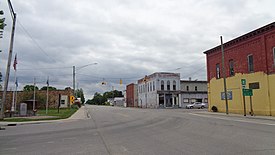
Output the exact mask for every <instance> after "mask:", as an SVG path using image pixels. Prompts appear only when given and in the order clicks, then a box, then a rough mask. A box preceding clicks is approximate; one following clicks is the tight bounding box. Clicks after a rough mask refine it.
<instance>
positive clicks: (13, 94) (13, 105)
mask: <svg viewBox="0 0 275 155" xmlns="http://www.w3.org/2000/svg"><path fill="white" fill-rule="evenodd" d="M14 85H15V89H14V90H13V93H12V106H11V111H12V112H13V111H15V91H16V70H15V71H14Z"/></svg>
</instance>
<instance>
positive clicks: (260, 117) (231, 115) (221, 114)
mask: <svg viewBox="0 0 275 155" xmlns="http://www.w3.org/2000/svg"><path fill="white" fill-rule="evenodd" d="M196 113H197V114H204V115H215V116H223V117H237V118H244V119H258V120H267V121H275V117H274V116H255V115H254V116H250V115H246V116H243V115H241V114H228V115H226V114H224V113H219V112H196Z"/></svg>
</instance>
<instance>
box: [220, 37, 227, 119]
mask: <svg viewBox="0 0 275 155" xmlns="http://www.w3.org/2000/svg"><path fill="white" fill-rule="evenodd" d="M221 50H222V72H223V85H224V97H225V109H226V114H227V115H228V99H227V88H226V72H225V66H224V49H223V40H222V36H221Z"/></svg>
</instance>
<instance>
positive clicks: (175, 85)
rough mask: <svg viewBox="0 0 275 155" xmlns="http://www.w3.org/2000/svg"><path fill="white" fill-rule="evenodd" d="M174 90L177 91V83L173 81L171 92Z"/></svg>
mask: <svg viewBox="0 0 275 155" xmlns="http://www.w3.org/2000/svg"><path fill="white" fill-rule="evenodd" d="M176 89H177V82H176V81H173V90H176Z"/></svg>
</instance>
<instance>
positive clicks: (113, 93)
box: [103, 90, 123, 98]
mask: <svg viewBox="0 0 275 155" xmlns="http://www.w3.org/2000/svg"><path fill="white" fill-rule="evenodd" d="M103 96H104V97H105V98H115V97H123V94H122V91H118V90H114V91H110V92H105V93H104V94H103Z"/></svg>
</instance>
